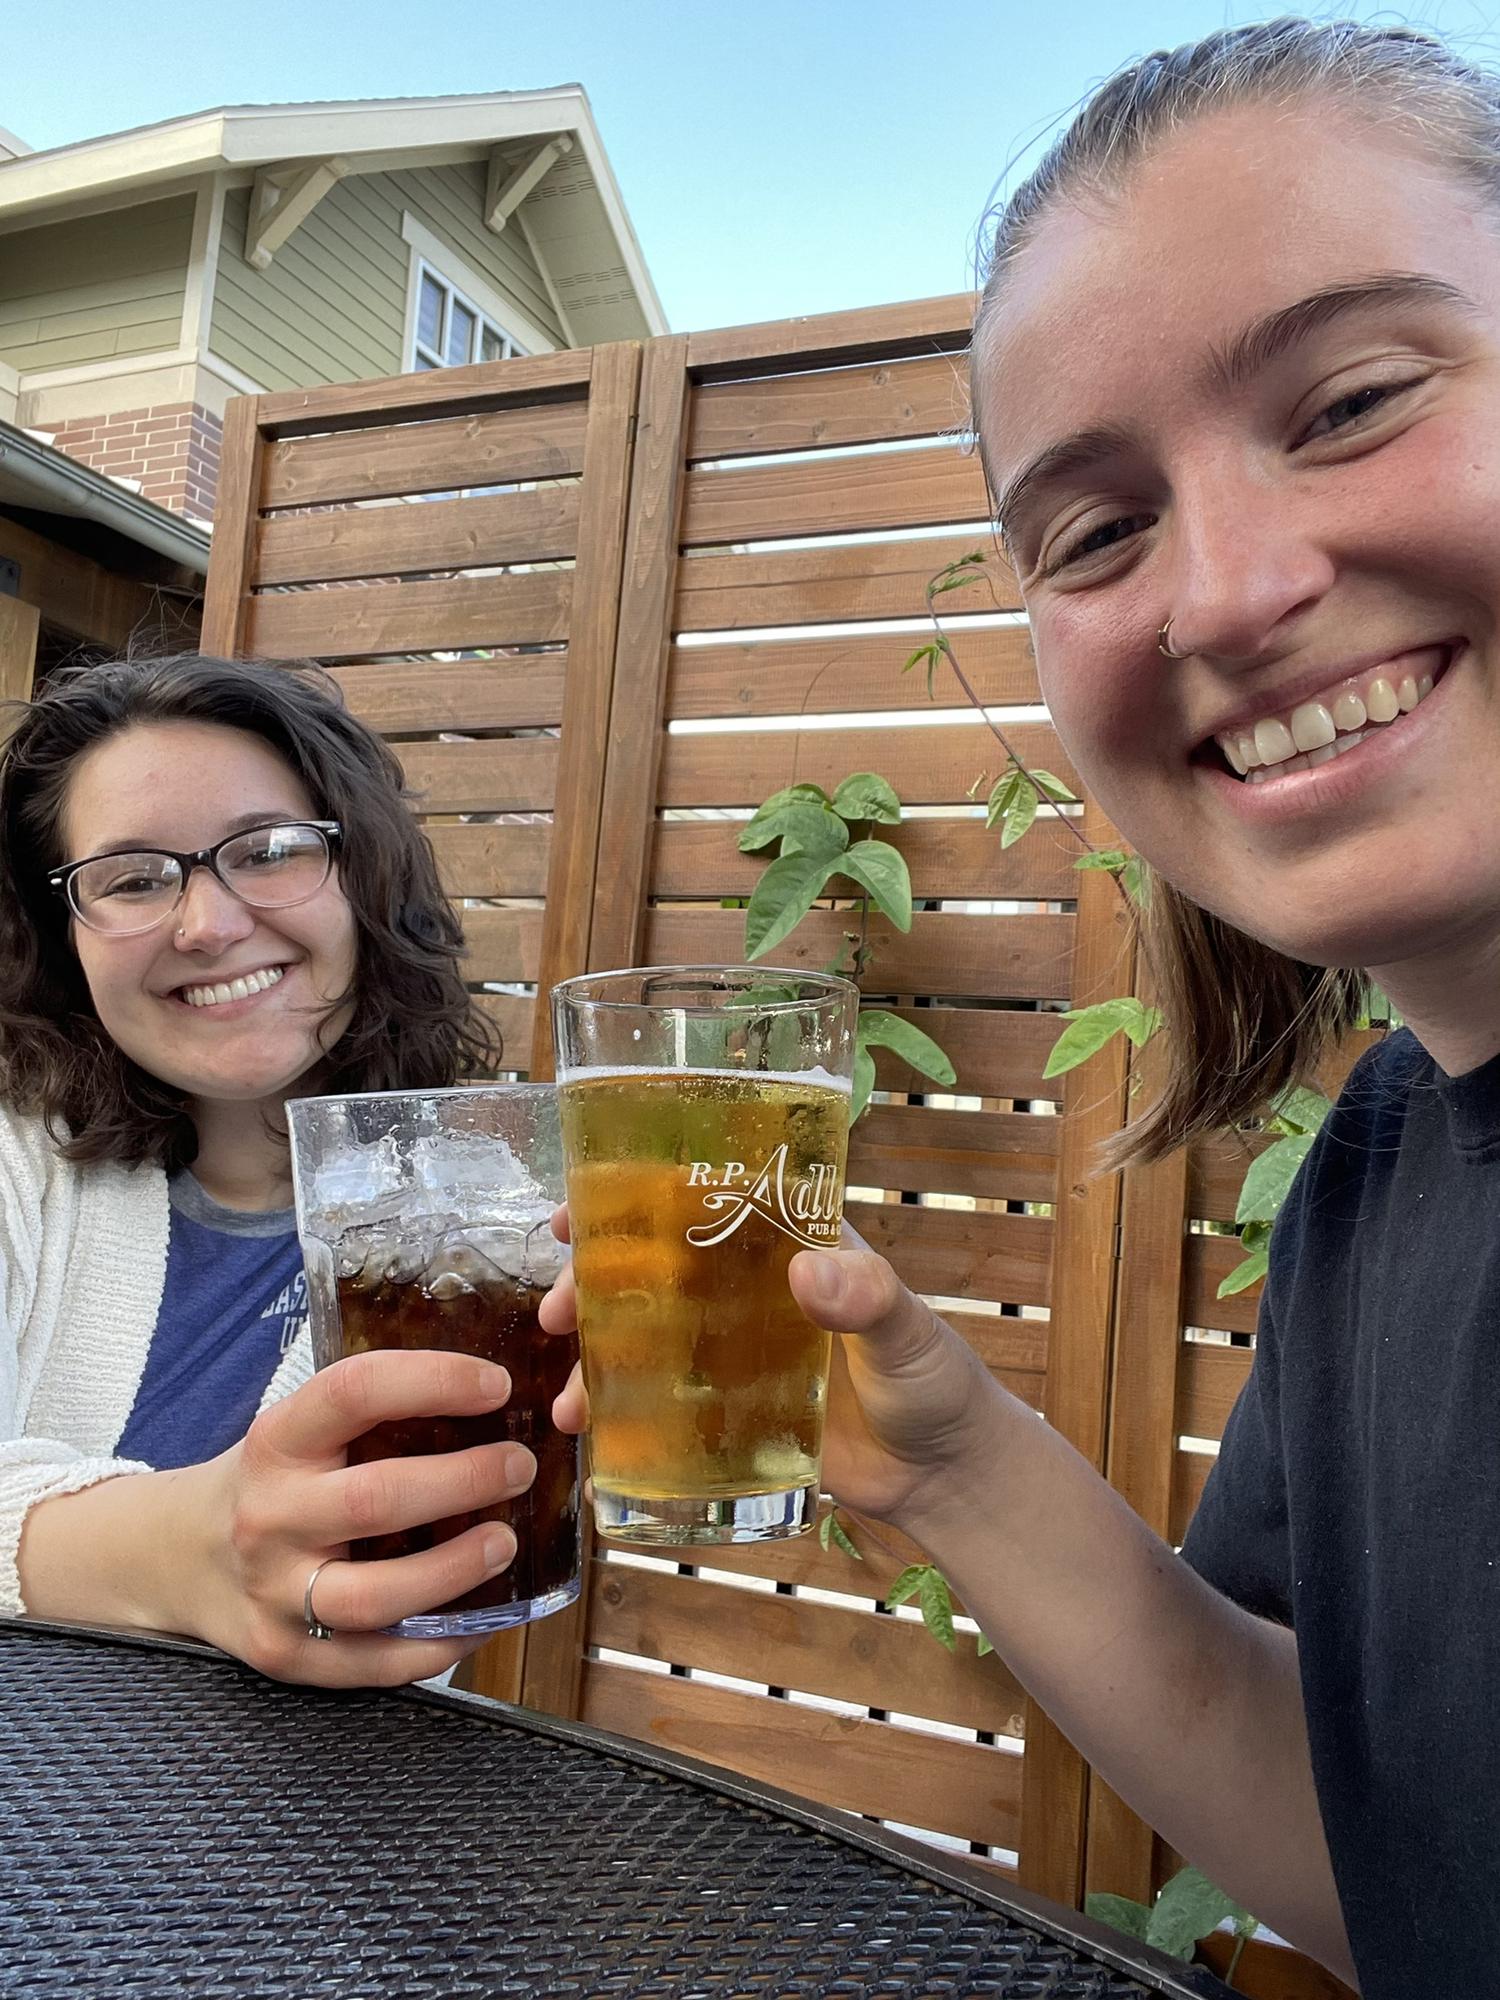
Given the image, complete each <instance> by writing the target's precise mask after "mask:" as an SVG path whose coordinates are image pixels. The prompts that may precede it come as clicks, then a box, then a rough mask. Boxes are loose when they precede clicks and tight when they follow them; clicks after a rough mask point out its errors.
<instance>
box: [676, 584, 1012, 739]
mask: <svg viewBox="0 0 1500 2000" xmlns="http://www.w3.org/2000/svg"><path fill="white" fill-rule="evenodd" d="M953 601H954V602H957V600H956V599H955V600H953ZM929 636H930V635H929ZM949 637H950V638H951V639H952V641H953V650H954V652H955V653H956V654H957V656H958V662H959V665H960V666H961V667H962V668H963V671H964V675H965V677H966V678H967V680H968V682H969V685H970V686H971V687H972V688H973V690H974V693H975V694H976V696H977V697H978V698H979V700H980V701H982V702H984V703H985V704H986V705H987V706H989V707H995V708H998V707H1007V706H1024V705H1025V704H1028V703H1035V702H1040V700H1041V698H1042V697H1041V690H1040V689H1039V687H1038V686H1037V678H1036V663H1035V661H1034V660H1033V658H1032V654H1031V630H1030V627H1029V626H1026V625H996V626H982V627H980V628H979V629H978V630H970V629H966V628H965V627H963V626H962V625H958V626H950V628H949ZM923 643H924V640H923V636H922V635H921V634H920V633H919V634H916V635H913V634H912V633H910V632H874V633H871V634H870V635H869V636H868V637H866V636H863V635H855V636H851V635H850V634H848V633H838V634H835V635H832V636H826V637H820V636H819V635H817V634H816V633H815V634H813V635H812V636H811V637H809V638H806V639H724V640H718V641H715V642H713V643H711V644H709V645H706V646H674V647H673V648H672V652H671V657H670V662H669V669H668V676H667V707H666V713H667V717H668V719H669V720H670V721H673V722H676V721H687V720H689V719H693V718H698V717H704V718H707V717H714V716H730V715H735V716H745V715H845V714H856V713H858V712H860V711H861V710H864V709H912V710H917V711H924V710H927V709H931V708H933V707H938V708H961V707H963V705H964V703H965V702H966V701H967V700H968V697H967V695H966V694H965V693H964V691H963V688H962V687H961V686H960V684H959V682H958V680H957V678H956V677H955V675H954V673H953V669H952V668H951V667H948V666H943V667H941V668H939V669H938V670H937V671H936V672H935V673H934V674H933V680H932V692H931V693H930V694H929V692H928V689H927V671H926V667H925V665H923V666H917V667H913V668H912V670H911V671H910V673H903V671H902V669H903V667H904V666H905V664H906V662H907V661H908V660H909V659H910V658H911V656H912V654H913V653H914V652H915V651H916V649H917V648H918V646H920V645H922V644H923Z"/></svg>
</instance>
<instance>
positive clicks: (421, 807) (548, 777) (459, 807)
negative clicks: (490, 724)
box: [391, 736, 558, 813]
mask: <svg viewBox="0 0 1500 2000" xmlns="http://www.w3.org/2000/svg"><path fill="white" fill-rule="evenodd" d="M557 745H558V739H557V738H556V737H555V736H496V737H492V738H489V739H484V738H480V739H478V740H477V741H475V742H472V743H396V744H393V745H392V746H391V747H392V748H393V749H394V750H395V752H396V755H397V756H398V757H399V758H400V759H401V768H402V770H403V771H404V772H405V774H406V782H407V784H408V786H409V787H410V788H411V790H412V791H414V792H415V793H416V794H417V801H416V804H417V810H418V811H419V812H424V813H455V812H550V810H551V808H552V795H553V789H554V785H555V780H556V774H557Z"/></svg>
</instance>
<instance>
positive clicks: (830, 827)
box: [739, 792, 849, 854]
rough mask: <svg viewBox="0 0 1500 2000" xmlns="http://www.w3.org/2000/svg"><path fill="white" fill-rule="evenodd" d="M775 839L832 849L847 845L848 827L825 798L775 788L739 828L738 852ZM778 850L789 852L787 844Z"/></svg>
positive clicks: (751, 851)
mask: <svg viewBox="0 0 1500 2000" xmlns="http://www.w3.org/2000/svg"><path fill="white" fill-rule="evenodd" d="M776 839H782V840H785V841H787V842H788V843H792V842H795V844H796V845H797V846H798V847H801V848H803V849H804V850H806V851H807V852H809V853H811V852H815V851H816V850H817V849H818V848H819V847H820V846H822V847H826V848H827V850H828V852H829V853H833V852H835V851H836V850H837V849H838V848H841V847H847V846H848V844H849V829H848V827H846V826H845V824H844V822H843V821H842V820H841V819H840V818H839V816H838V814H837V813H836V812H834V811H833V810H832V808H831V806H830V805H829V803H828V801H827V800H826V799H822V798H817V799H809V798H793V797H792V796H791V794H790V793H788V792H777V793H776V794H775V795H774V796H773V797H772V798H769V799H767V800H766V802H765V804H764V805H763V806H762V807H761V808H760V811H759V812H758V813H756V815H755V817H754V818H753V819H751V820H749V821H747V822H746V824H745V825H744V827H742V828H741V830H740V837H739V850H740V852H741V854H754V853H755V852H756V851H757V850H758V849H759V848H762V847H769V846H770V844H771V842H772V841H773V840H776ZM781 851H782V853H783V854H789V853H790V852H791V851H792V848H791V845H790V844H789V845H788V846H785V847H783V848H782V850H781Z"/></svg>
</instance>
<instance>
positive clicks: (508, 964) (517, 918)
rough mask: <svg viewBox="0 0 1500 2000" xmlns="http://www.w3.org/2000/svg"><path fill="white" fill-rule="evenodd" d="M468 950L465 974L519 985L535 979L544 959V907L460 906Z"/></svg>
mask: <svg viewBox="0 0 1500 2000" xmlns="http://www.w3.org/2000/svg"><path fill="white" fill-rule="evenodd" d="M459 917H460V920H461V921H462V923H463V927H464V943H465V945H466V946H467V953H466V956H465V958H464V961H463V975H464V978H465V979H466V980H468V982H469V983H470V985H471V986H477V985H479V984H480V982H481V981H482V980H486V979H494V980H503V981H505V982H507V983H509V984H513V985H519V984H525V983H527V982H529V981H532V980H535V979H536V977H537V973H538V968H539V967H540V965H541V962H542V912H541V911H540V910H460V912H459Z"/></svg>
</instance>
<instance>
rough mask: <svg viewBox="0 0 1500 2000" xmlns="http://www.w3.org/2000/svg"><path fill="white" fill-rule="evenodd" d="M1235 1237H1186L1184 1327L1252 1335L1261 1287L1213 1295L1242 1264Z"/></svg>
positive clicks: (1241, 1256) (1183, 1290)
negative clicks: (1221, 1296)
mask: <svg viewBox="0 0 1500 2000" xmlns="http://www.w3.org/2000/svg"><path fill="white" fill-rule="evenodd" d="M1244 1255H1245V1253H1244V1251H1243V1250H1241V1248H1240V1245H1239V1239H1238V1237H1234V1236H1192V1235H1190V1236H1188V1237H1187V1238H1186V1239H1185V1241H1184V1245H1183V1284H1182V1313H1183V1323H1184V1324H1185V1325H1187V1326H1206V1327H1215V1328H1219V1329H1222V1331H1224V1332H1225V1333H1254V1331H1255V1321H1256V1316H1257V1311H1258V1308H1259V1306H1260V1294H1261V1287H1260V1286H1259V1285H1255V1286H1253V1287H1252V1288H1251V1290H1249V1291H1248V1292H1235V1293H1233V1294H1232V1295H1231V1296H1230V1297H1229V1298H1227V1299H1221V1298H1219V1297H1218V1296H1217V1293H1218V1288H1219V1285H1220V1284H1221V1283H1222V1281H1223V1280H1224V1279H1225V1278H1227V1277H1228V1276H1229V1273H1230V1272H1231V1271H1232V1270H1233V1269H1234V1268H1235V1266H1236V1265H1237V1264H1240V1263H1242V1262H1243V1261H1244Z"/></svg>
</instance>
